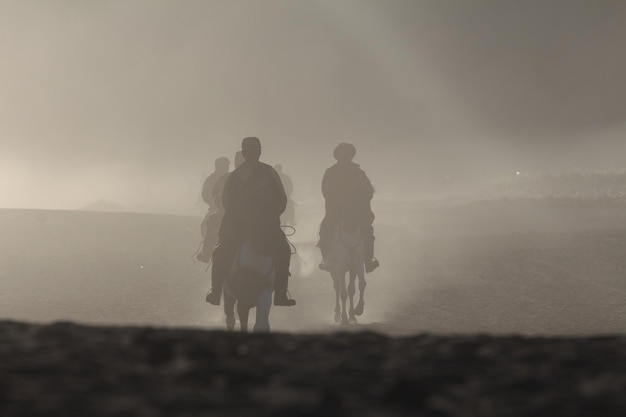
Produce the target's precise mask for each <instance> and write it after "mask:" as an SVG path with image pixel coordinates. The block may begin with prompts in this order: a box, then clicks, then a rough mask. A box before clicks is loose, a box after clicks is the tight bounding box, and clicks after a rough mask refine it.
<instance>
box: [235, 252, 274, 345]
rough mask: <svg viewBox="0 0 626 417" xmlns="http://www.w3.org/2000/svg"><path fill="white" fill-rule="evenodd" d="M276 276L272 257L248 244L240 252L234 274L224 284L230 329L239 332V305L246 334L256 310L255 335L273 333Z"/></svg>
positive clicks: (242, 327)
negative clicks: (272, 310)
mask: <svg viewBox="0 0 626 417" xmlns="http://www.w3.org/2000/svg"><path fill="white" fill-rule="evenodd" d="M275 279H276V273H275V271H274V264H273V261H272V257H271V256H268V255H260V254H258V253H256V252H255V251H254V250H253V249H252V247H251V245H250V242H249V241H248V240H246V241H244V242H243V244H242V245H241V247H240V248H239V249H238V251H237V255H236V256H235V260H234V262H233V265H232V267H231V270H230V273H229V275H228V277H227V278H226V280H225V282H224V313H226V328H227V329H228V330H231V331H232V330H234V328H235V301H236V302H237V314H238V315H239V324H240V327H241V331H242V332H247V331H248V316H249V313H250V310H251V309H252V308H254V307H256V323H255V325H254V332H255V333H259V332H269V330H270V323H269V314H270V308H271V306H272V292H273V291H274V281H275Z"/></svg>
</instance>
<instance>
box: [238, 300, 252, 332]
mask: <svg viewBox="0 0 626 417" xmlns="http://www.w3.org/2000/svg"><path fill="white" fill-rule="evenodd" d="M237 313H239V326H240V327H241V331H242V332H243V333H246V332H247V331H248V314H249V313H250V309H249V308H246V307H244V306H242V305H241V303H239V302H237Z"/></svg>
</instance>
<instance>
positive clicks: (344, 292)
mask: <svg viewBox="0 0 626 417" xmlns="http://www.w3.org/2000/svg"><path fill="white" fill-rule="evenodd" d="M340 278H341V279H340V280H339V285H340V286H341V324H348V313H347V312H346V300H347V299H348V290H347V289H346V276H345V274H344V275H342V276H341V277H340Z"/></svg>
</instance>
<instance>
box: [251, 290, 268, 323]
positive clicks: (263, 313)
mask: <svg viewBox="0 0 626 417" xmlns="http://www.w3.org/2000/svg"><path fill="white" fill-rule="evenodd" d="M271 307H272V289H271V288H270V289H267V290H265V291H263V292H262V293H261V296H260V297H259V304H258V305H257V306H256V322H255V323H254V329H253V331H254V333H269V331H270V309H271Z"/></svg>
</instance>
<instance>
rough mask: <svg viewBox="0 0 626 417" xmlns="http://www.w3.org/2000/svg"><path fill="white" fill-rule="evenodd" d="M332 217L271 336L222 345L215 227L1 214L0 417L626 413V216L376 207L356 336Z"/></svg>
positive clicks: (303, 243)
mask: <svg viewBox="0 0 626 417" xmlns="http://www.w3.org/2000/svg"><path fill="white" fill-rule="evenodd" d="M316 210H317V209H311V210H310V211H308V212H307V211H305V210H302V211H301V217H300V224H299V225H298V227H297V229H298V231H297V233H296V235H294V236H293V237H292V238H291V240H292V242H294V244H295V246H296V248H297V249H298V253H297V255H295V256H294V258H293V268H292V272H293V274H294V276H293V278H292V280H291V283H290V288H291V291H292V294H293V296H294V297H295V298H296V299H297V300H298V305H297V306H296V307H294V308H274V309H273V310H272V313H271V323H272V331H273V332H274V333H273V334H269V335H241V334H227V333H223V332H219V331H215V330H219V329H223V328H224V321H223V320H224V317H223V313H222V311H221V309H220V308H217V307H212V306H208V305H207V304H206V303H205V302H204V294H205V293H206V290H207V289H208V281H209V280H208V274H207V273H206V272H205V265H203V264H199V263H192V261H191V259H190V258H191V256H192V254H193V252H194V251H195V250H196V248H197V245H198V241H199V237H198V225H199V222H200V218H196V217H178V216H158V215H144V214H122V213H118V214H110V213H88V212H61V211H59V212H57V211H48V212H46V211H37V210H0V228H1V231H2V234H1V235H0V265H1V268H0V319H4V320H11V321H4V322H1V323H0V339H1V340H0V416H2V417H4V416H18V415H19V416H36V415H42V416H43V415H45V416H50V415H59V416H68V415H93V416H99V415H107V416H159V415H164V416H165V415H168V416H169V415H181V416H187V415H189V416H192V415H199V416H200V415H202V416H206V415H220V416H222V415H238V416H239V415H241V416H248V415H304V416H307V415H311V416H312V415H330V416H332V415H338V416H341V415H359V416H368V415H369V416H378V415H381V416H383V415H384V416H389V415H391V416H393V415H433V416H443V415H450V416H463V415H471V416H483V415H484V416H489V415H493V416H507V415H510V416H516V415H520V416H521V415H533V416H537V415H546V416H548V415H550V416H553V415H564V416H577V415H590V416H596V415H626V414H624V412H625V411H626V409H625V403H624V400H623V399H622V396H621V394H622V393H623V392H626V372H625V371H626V369H625V364H626V361H625V360H624V359H625V358H624V356H625V355H626V354H625V352H626V350H625V349H624V348H625V347H626V346H625V344H626V343H625V339H624V336H623V335H624V334H626V280H624V276H625V275H626V257H624V256H623V254H624V253H625V252H626V207H621V206H619V205H610V206H602V205H593V204H592V205H576V206H571V205H568V206H565V207H562V206H559V205H554V204H536V203H528V202H522V203H520V202H516V201H500V202H495V203H494V202H491V203H476V204H469V205H448V206H437V205H421V206H416V205H411V204H408V205H402V204H397V203H387V204H385V203H378V206H377V207H376V212H377V215H378V217H377V223H376V226H377V228H376V230H377V241H376V243H377V255H378V257H379V259H380V261H381V264H382V267H381V268H380V269H379V270H377V271H376V272H374V273H373V274H369V275H368V276H367V282H368V287H367V290H366V303H365V313H364V315H363V316H362V317H360V318H359V324H358V325H356V326H348V327H340V326H337V325H336V324H334V322H333V320H332V317H333V308H334V293H333V289H332V284H331V281H330V278H329V277H328V276H327V275H326V274H325V273H323V272H321V271H319V270H318V269H317V268H316V265H317V263H318V262H319V257H318V256H319V254H318V252H317V250H316V249H315V247H314V242H315V233H316V228H317V220H319V216H320V213H319V210H317V211H316ZM59 320H61V321H71V322H74V323H82V325H81V326H78V325H75V324H67V323H66V324H46V323H54V322H56V321H59ZM25 323H39V324H36V325H35V324H32V325H31V324H25ZM90 326H95V327H90ZM114 326H117V327H114ZM125 326H128V327H125ZM146 326H152V327H146ZM162 326H167V328H165V327H162ZM337 332H341V333H337ZM418 411H420V412H421V414H420V413H418Z"/></svg>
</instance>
